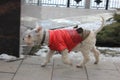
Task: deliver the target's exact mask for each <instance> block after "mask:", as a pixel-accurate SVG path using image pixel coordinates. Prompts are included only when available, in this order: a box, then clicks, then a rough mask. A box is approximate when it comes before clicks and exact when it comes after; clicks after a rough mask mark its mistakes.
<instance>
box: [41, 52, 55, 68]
mask: <svg viewBox="0 0 120 80" xmlns="http://www.w3.org/2000/svg"><path fill="white" fill-rule="evenodd" d="M53 53H54V51H53V50H50V51H49V53H48V54H47V55H46V59H45V61H44V63H43V64H42V65H41V67H45V66H46V65H47V63H49V62H50V58H51V57H52V56H53Z"/></svg>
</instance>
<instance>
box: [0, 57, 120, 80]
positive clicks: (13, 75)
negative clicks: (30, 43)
mask: <svg viewBox="0 0 120 80" xmlns="http://www.w3.org/2000/svg"><path fill="white" fill-rule="evenodd" d="M41 61H42V59H41V57H40V56H39V57H38V56H31V57H28V58H27V59H25V60H23V61H16V62H4V61H0V80H119V79H120V62H119V61H117V62H115V61H112V59H109V60H103V59H102V60H100V63H99V64H98V65H94V64H93V60H92V61H90V62H89V63H88V64H87V65H86V67H85V68H75V63H76V61H74V67H70V66H67V65H65V64H63V63H62V62H61V60H60V59H53V60H52V62H51V63H49V64H48V65H47V66H46V67H45V68H42V67H41V66H40V64H41Z"/></svg>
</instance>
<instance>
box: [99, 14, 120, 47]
mask: <svg viewBox="0 0 120 80" xmlns="http://www.w3.org/2000/svg"><path fill="white" fill-rule="evenodd" d="M113 19H114V20H115V21H116V22H114V23H112V24H110V25H107V26H105V27H104V28H103V29H102V30H101V31H100V32H99V33H98V35H97V46H105V47H120V15H119V14H114V17H113Z"/></svg>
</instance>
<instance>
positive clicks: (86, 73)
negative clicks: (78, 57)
mask: <svg viewBox="0 0 120 80" xmlns="http://www.w3.org/2000/svg"><path fill="white" fill-rule="evenodd" d="M84 69H85V73H86V76H87V80H89V77H88V71H87V68H86V66H84Z"/></svg>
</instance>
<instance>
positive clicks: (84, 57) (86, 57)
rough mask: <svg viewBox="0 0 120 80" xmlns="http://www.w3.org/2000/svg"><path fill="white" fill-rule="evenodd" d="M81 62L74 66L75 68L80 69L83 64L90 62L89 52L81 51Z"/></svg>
mask: <svg viewBox="0 0 120 80" xmlns="http://www.w3.org/2000/svg"><path fill="white" fill-rule="evenodd" d="M81 52H82V55H83V60H82V61H81V62H80V63H79V64H78V65H77V66H76V67H77V68H82V67H84V66H85V64H86V63H87V62H88V61H89V60H90V58H89V51H87V50H82V51H81Z"/></svg>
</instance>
